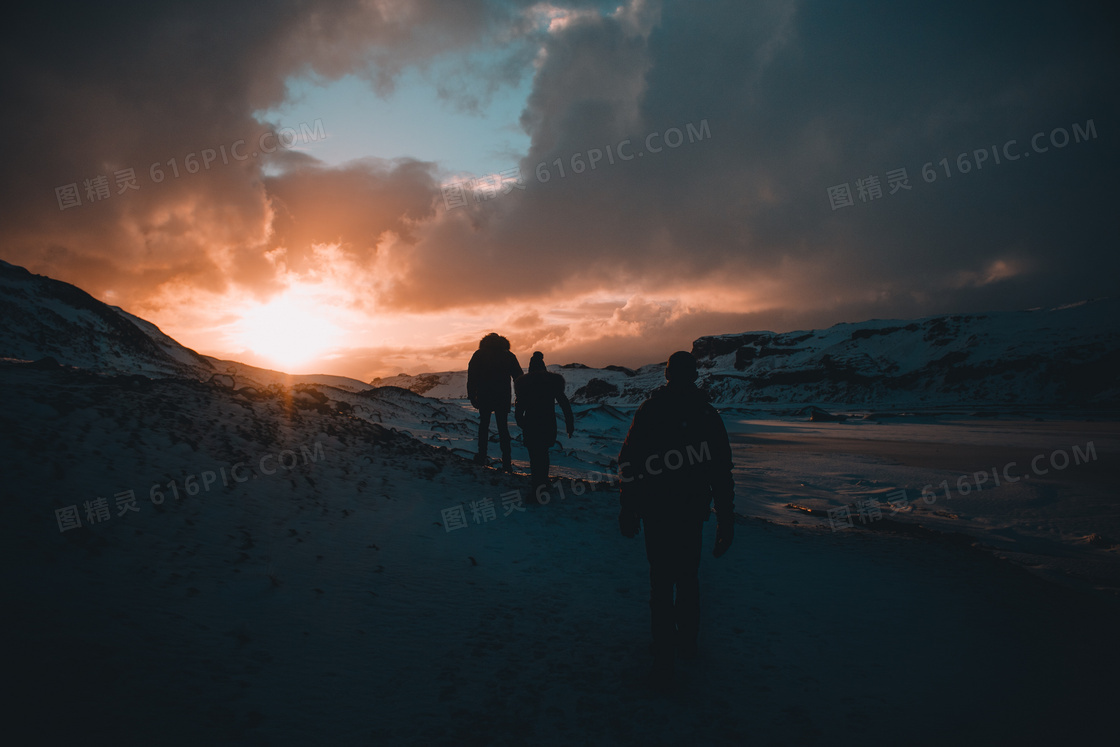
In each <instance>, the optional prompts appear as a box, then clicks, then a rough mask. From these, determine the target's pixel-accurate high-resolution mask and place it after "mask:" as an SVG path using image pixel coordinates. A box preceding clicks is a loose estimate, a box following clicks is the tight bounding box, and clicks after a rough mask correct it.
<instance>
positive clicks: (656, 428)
mask: <svg viewBox="0 0 1120 747" xmlns="http://www.w3.org/2000/svg"><path fill="white" fill-rule="evenodd" d="M618 465H619V477H620V480H621V485H620V496H619V499H620V501H621V504H622V510H623V511H624V512H626V513H629V514H631V515H637V516H639V517H643V518H649V517H669V518H687V517H698V518H702V519H703V520H704V521H707V519H708V516H709V515H710V514H711V506H712V501H713V499H714V501H715V509H716V516H717V517H718V518H720V519H724V518H730V517H731V515H732V510H733V507H734V499H735V481H734V478H733V477H732V474H731V470H732V461H731V443H730V441H729V440H728V438H727V428H726V427H725V426H724V424H723V419H722V418H720V415H719V413H718V412H716V409H715V408H714V407H712V406H711V404H709V402H708V397H707V395H706V394H705V393H704V392H703V391H701V390H700V389H697V388H696V386H695V385H694V384H692V383H691V382H689V383H681V384H676V383H670V384H667V385H665V386H663V387H661V388H659V389H657V390H655V391H654V392H653V393H652V394H651V395H650V397H649V398H648V399H647V400H646V401H645V402H644V403H642V405H641V407H639V408H638V411H637V412H636V413H635V414H634V421H633V422H632V423H631V424H630V431H629V433H627V435H626V442H625V443H624V444H623V445H622V450H621V451H620V452H619V455H618Z"/></svg>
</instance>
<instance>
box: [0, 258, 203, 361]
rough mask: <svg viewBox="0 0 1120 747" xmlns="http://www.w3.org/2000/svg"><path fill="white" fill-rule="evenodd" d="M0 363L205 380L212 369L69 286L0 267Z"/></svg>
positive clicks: (19, 269) (163, 337) (148, 325)
mask: <svg viewBox="0 0 1120 747" xmlns="http://www.w3.org/2000/svg"><path fill="white" fill-rule="evenodd" d="M0 318H3V320H4V323H3V325H0V357H5V358H14V359H17V360H26V361H36V360H40V359H43V358H48V357H49V358H54V359H55V361H56V362H58V363H60V364H62V365H68V366H76V367H78V368H84V369H88V370H91V371H100V372H105V373H118V374H139V375H143V376H149V377H185V378H193V379H204V378H208V377H209V376H210V375H211V374H212V373H214V370H215V369H214V365H213V363H211V362H210V361H209V360H207V359H206V358H205V357H204V356H201V355H199V354H198V353H196V352H194V351H193V350H190V349H188V348H185V347H183V346H182V345H180V344H179V343H177V342H175V341H174V340H172V339H171V338H170V337H168V336H167V335H165V334H163V333H162V332H160V330H159V328H158V327H156V326H155V325H154V324H151V323H150V322H146V321H144V320H143V319H140V318H138V317H135V316H133V315H131V314H129V313H127V312H125V311H122V310H121V309H118V308H116V307H114V306H109V305H108V304H104V303H102V302H101V301H98V300H97V299H95V298H94V297H93V296H91V295H89V294H88V293H86V292H85V291H83V290H82V289H80V288H77V287H75V286H73V285H70V284H69V283H64V282H62V281H59V280H54V279H52V278H48V277H44V276H42V275H32V274H31V273H30V272H28V271H27V270H25V269H23V268H22V267H17V266H15V265H11V264H8V263H7V262H3V261H0Z"/></svg>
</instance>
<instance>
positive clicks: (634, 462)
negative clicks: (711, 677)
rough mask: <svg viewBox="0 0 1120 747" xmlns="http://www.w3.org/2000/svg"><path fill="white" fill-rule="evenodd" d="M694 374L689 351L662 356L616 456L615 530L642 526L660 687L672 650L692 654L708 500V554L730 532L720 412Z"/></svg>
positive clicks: (723, 546)
mask: <svg viewBox="0 0 1120 747" xmlns="http://www.w3.org/2000/svg"><path fill="white" fill-rule="evenodd" d="M696 375H697V371H696V358H694V357H693V355H692V354H691V353H688V352H685V351H680V352H677V353H673V354H672V355H671V356H670V357H669V363H668V365H667V366H666V367H665V378H666V379H667V383H666V385H665V386H663V387H660V388H659V389H657V390H655V391H654V392H653V393H652V394H651V395H650V397H649V399H647V400H646V401H645V402H644V403H642V406H641V407H639V408H638V411H637V413H635V414H634V421H633V422H632V423H631V424H630V431H629V433H627V435H626V442H625V443H624V444H623V446H622V451H621V452H620V453H619V455H618V464H619V476H620V479H621V490H620V495H619V500H620V503H621V511H620V512H619V515H618V525H619V529H620V530H621V532H622V534H623V535H625V536H626V537H634V536H636V535H637V534H638V531H639V527H640V526H644V527H645V540H646V557H647V558H648V559H649V587H650V591H649V609H650V631H651V633H652V635H653V645H652V646H651V647H650V650H651V651H652V652H653V655H654V675H655V677H656V678H657V680H658V681H659V682H660V683H661V684H665V683H666V682H667V681H668V680H669V678H670V677H671V676H672V671H673V659H674V656H675V655H679V656H682V657H684V658H691V657H692V656H695V655H696V642H697V635H698V632H699V625H700V579H699V570H700V548H701V542H702V535H703V528H704V522H706V521H707V520H708V516H709V515H710V514H711V506H712V501H713V499H714V500H715V510H716V518H717V521H718V524H717V527H716V542H715V547H714V549H713V550H712V554H713V555H715V556H716V557H717V558H718V557H720V556H721V555H723V553H724V552H726V551H727V548H728V547H729V546H730V545H731V541H732V539H733V538H734V535H735V525H734V523H733V518H734V514H733V509H734V500H735V482H734V479H733V478H732V475H731V469H732V462H731V444H730V442H729V441H728V438H727V429H726V428H725V427H724V425H723V420H722V419H721V418H720V416H719V413H718V412H716V410H715V408H714V407H712V406H711V404H709V403H708V397H707V395H706V394H705V393H704V392H702V391H701V390H700V389H698V388H697V387H696V384H695V382H696ZM674 587H675V588H676V600H675V601H674V598H673V590H674Z"/></svg>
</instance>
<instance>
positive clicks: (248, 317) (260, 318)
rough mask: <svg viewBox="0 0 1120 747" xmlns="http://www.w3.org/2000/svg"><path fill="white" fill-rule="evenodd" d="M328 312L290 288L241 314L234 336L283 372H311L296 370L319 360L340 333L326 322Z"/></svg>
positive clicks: (310, 297) (335, 327) (307, 296)
mask: <svg viewBox="0 0 1120 747" xmlns="http://www.w3.org/2000/svg"><path fill="white" fill-rule="evenodd" d="M327 310H328V308H327V307H326V306H324V304H323V303H322V302H320V301H317V300H316V299H315V297H314V296H313V295H312V294H310V293H309V292H306V291H301V290H299V289H295V288H289V289H288V290H286V291H285V292H284V293H282V294H281V295H279V296H277V297H276V298H273V299H272V300H271V301H269V302H268V303H265V304H256V305H254V306H252V307H250V308H248V309H247V310H246V311H245V312H243V313H242V314H241V319H240V320H239V321H238V322H237V323H236V324H235V325H234V330H233V334H234V336H235V338H236V340H237V341H238V342H239V343H240V344H241V345H242V346H244V347H245V348H248V349H249V350H251V351H253V352H254V353H256V354H257V355H259V356H261V357H262V358H265V359H267V360H269V361H271V362H272V363H273V364H275V365H276V366H278V367H280V369H281V370H283V371H284V372H285V373H310V372H309V371H303V370H297V369H302V368H303V367H306V366H307V365H309V364H311V363H313V362H315V361H316V360H317V359H319V358H320V357H322V356H323V355H324V354H325V353H327V352H328V351H329V350H330V349H331V348H333V347H335V345H336V343H337V341H338V339H339V337H340V333H341V330H340V329H339V328H338V327H337V326H335V325H334V324H333V323H332V322H331V321H330V320H329V319H328V314H327V313H326V311H327Z"/></svg>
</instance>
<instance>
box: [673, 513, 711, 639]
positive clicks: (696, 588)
mask: <svg viewBox="0 0 1120 747" xmlns="http://www.w3.org/2000/svg"><path fill="white" fill-rule="evenodd" d="M675 528H676V529H677V536H676V538H675V540H676V548H675V549H676V552H675V555H676V558H675V561H676V563H675V565H676V574H675V575H676V586H677V600H676V604H675V613H676V626H677V648H678V651H679V652H680V653H682V654H684V655H685V656H692V655H695V653H696V639H697V635H698V633H699V631H700V554H701V550H702V546H703V538H704V523H703V522H702V521H698V520H696V521H692V520H688V519H682V520H681V521H680V522H679V523H678V524H677V525H676V527H675Z"/></svg>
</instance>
